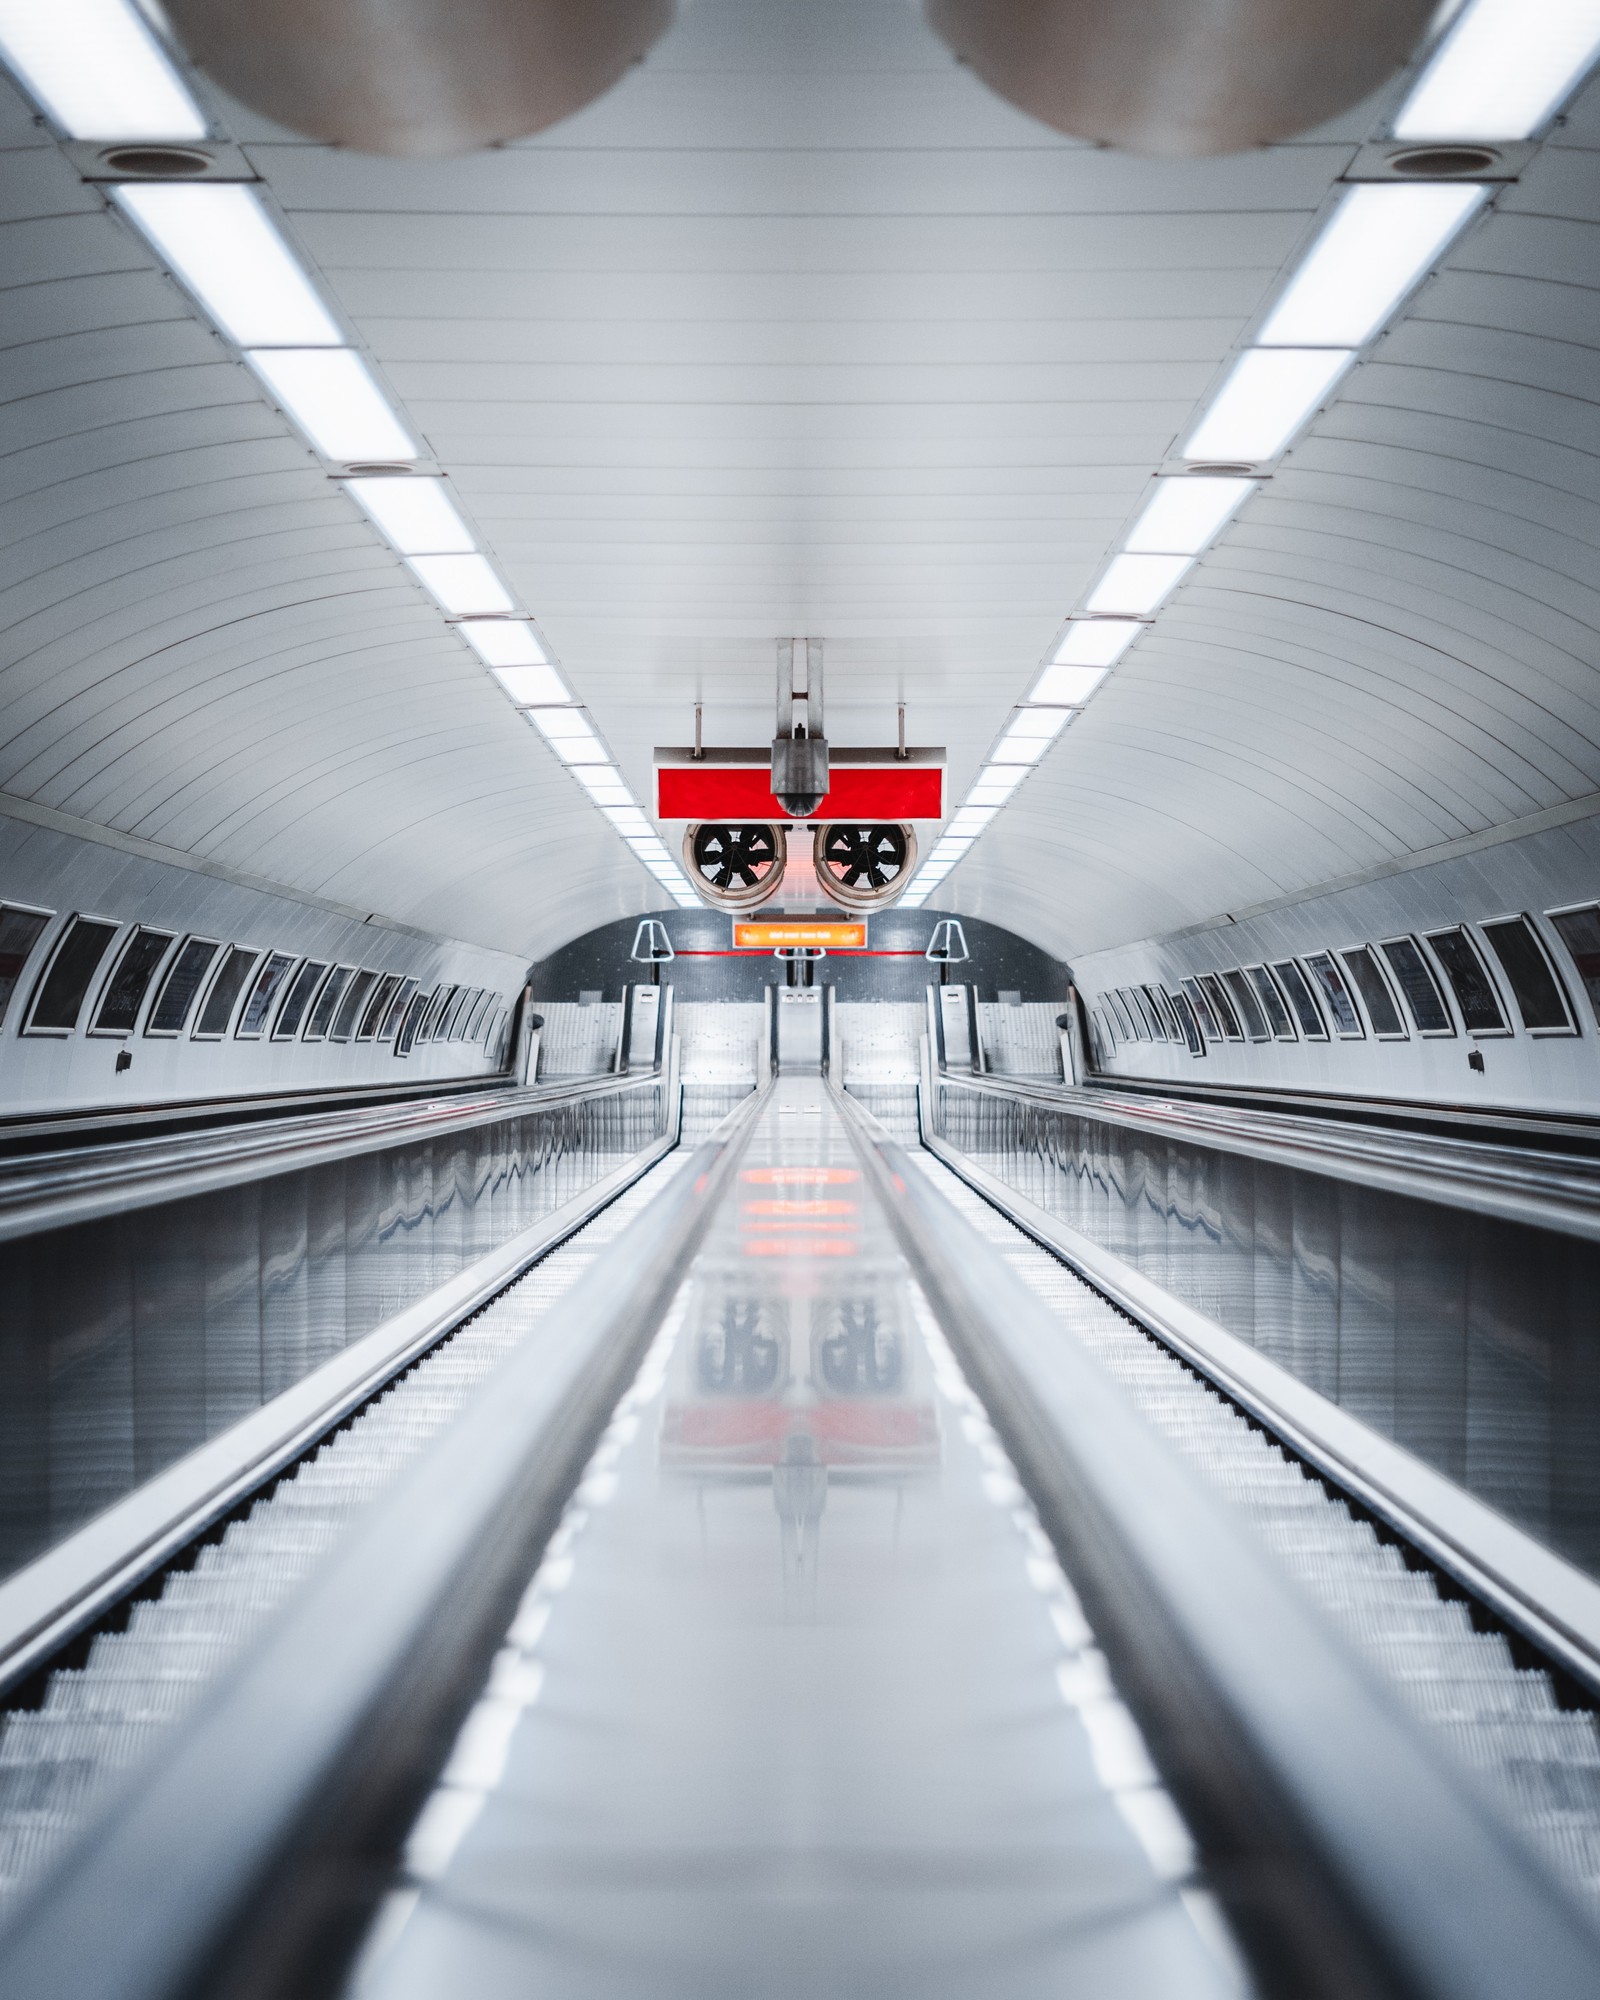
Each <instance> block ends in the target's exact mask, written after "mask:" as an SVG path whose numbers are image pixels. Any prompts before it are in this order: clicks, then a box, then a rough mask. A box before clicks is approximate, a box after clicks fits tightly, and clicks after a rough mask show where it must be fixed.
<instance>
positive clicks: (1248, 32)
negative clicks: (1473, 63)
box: [928, 0, 1433, 154]
mask: <svg viewBox="0 0 1600 2000" xmlns="http://www.w3.org/2000/svg"><path fill="white" fill-rule="evenodd" d="M1432 12H1433V8H1432V6H1431V4H1430V0H1405V4H1404V5H1401V6H1391V5H1385V4H1383V0H1349V4H1346V5H1343V6H1340V7H1338V8H1330V7H1329V6H1327V5H1326V4H1325V0H1225V4H1222V5H1212V6H1208V7H1205V8H1193V7H1189V6H1186V5H1185V4H1184V0H930V4H929V7H928V18H929V20H930V21H932V23H933V25H934V27H935V28H937V29H938V31H939V33H940V34H941V35H942V36H943V37H944V39H945V40H946V41H947V42H948V43H949V44H950V47H951V48H952V49H953V50H954V51H955V53H956V54H957V55H958V56H960V58H961V59H962V61H963V62H969V63H971V64H972V66H973V68H974V69H975V70H976V71H977V73H978V75H979V76H981V77H982V78H983V80H984V81H985V83H987V84H989V85H990V86H991V87H992V88H993V89H995V90H997V91H999V93H1000V95H1001V96H1002V97H1005V98H1008V99H1009V100H1010V101H1011V102H1012V103H1013V104H1017V105H1020V106H1021V107H1022V109H1023V110H1024V111H1030V112H1032V114H1033V115H1034V117H1035V118H1040V119H1043V121H1044V122H1045V124H1047V125H1053V126H1054V127H1055V129H1056V130H1057V131H1058V132H1069V133H1071V134H1072V136H1073V137H1074V138H1077V139H1092V140H1095V141H1096V142H1097V143H1099V144H1100V145H1103V146H1117V147H1123V148H1126V149H1127V150H1129V151H1132V152H1135V153H1161V154H1197V153H1198V154H1205V153H1237V152H1244V151H1245V150H1246V149H1247V148H1249V147H1253V146H1264V145H1267V144H1268V143H1270V142H1271V141H1272V140H1274V139H1283V138H1288V137H1291V136H1292V135H1294V134H1296V133H1301V132H1306V131H1309V130H1310V128H1311V127H1312V126H1314V125H1321V124H1324V123H1325V122H1326V121H1328V120H1329V119H1331V118H1333V117H1335V116H1336V115H1337V114H1338V113H1339V112H1341V111H1348V110H1350V109H1351V107H1352V106H1354V105H1356V104H1358V103H1359V102H1360V101H1361V99H1362V98H1364V97H1366V96H1367V95H1368V94H1369V93H1371V92H1372V91H1375V90H1377V89H1378V88H1379V86H1380V85H1381V84H1383V83H1385V82H1387V80H1388V79H1389V78H1390V77H1391V76H1393V74H1394V72H1395V71H1396V70H1397V69H1399V67H1400V66H1401V64H1402V63H1404V62H1405V60H1406V58H1407V57H1408V56H1409V55H1410V54H1411V52H1412V50H1413V49H1414V48H1415V47H1416V45H1417V43H1418V42H1419V41H1420V40H1421V39H1422V36H1423V32H1424V30H1425V29H1426V28H1427V26H1428V22H1429V19H1430V17H1431V15H1432Z"/></svg>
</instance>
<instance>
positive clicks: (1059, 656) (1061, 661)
mask: <svg viewBox="0 0 1600 2000" xmlns="http://www.w3.org/2000/svg"><path fill="white" fill-rule="evenodd" d="M1143 630H1144V626H1143V625H1142V624H1141V623H1140V622H1139V620H1138V619H1136V618H1075V619H1074V620H1073V621H1072V623H1071V624H1070V625H1069V626H1068V627H1067V635H1066V637H1065V638H1064V639H1063V640H1062V641H1061V644H1060V645H1059V646H1057V648H1056V650H1055V653H1054V655H1053V659H1054V663H1055V664H1056V665H1058V666H1063V667H1113V666H1115V665H1116V663H1117V661H1118V660H1120V659H1121V658H1122V656H1123V654H1124V653H1125V652H1126V651H1127V650H1128V648H1129V647H1130V646H1131V645H1132V644H1133V642H1134V640H1135V639H1137V638H1138V636H1139V634H1140V633H1141V632H1142V631H1143Z"/></svg>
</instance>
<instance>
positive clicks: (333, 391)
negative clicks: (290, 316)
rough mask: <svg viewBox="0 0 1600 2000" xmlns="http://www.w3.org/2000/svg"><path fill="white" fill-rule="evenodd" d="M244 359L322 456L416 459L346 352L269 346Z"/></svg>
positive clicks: (359, 364) (360, 366)
mask: <svg viewBox="0 0 1600 2000" xmlns="http://www.w3.org/2000/svg"><path fill="white" fill-rule="evenodd" d="M245 359H246V360H247V361H248V362H249V363H250V365H251V367H252V368H254V370H255V371H256V373H257V374H258V375H259V376H260V377H261V379H262V381H263V382H265V383H266V385H267V387H268V388H269V389H270V390H271V391H272V393H273V395H274V396H275V397H276V398H277V400H278V401H279V402H280V403H281V404H282V405H283V407H284V408H285V409H286V410H287V411H288V412H289V415H290V416H291V417H293V419H294V420H295V422H296V423H297V424H298V425H299V426H300V428H301V430H303V431H304V432H305V434H306V436H307V437H308V438H310V440H311V442H312V443H313V444H314V445H315V446H316V448H317V450H318V451H320V452H321V453H322V455H323V457H324V458H331V459H338V460H344V461H347V462H348V461H351V460H356V459H390V460H400V459H413V458H415V457H416V455H417V447H416V445H415V444H414V443H413V442H412V440H411V438H410V437H409V436H408V435H407V432H406V430H405V427H404V426H403V425H402V424H401V422H400V420H399V418H398V417H397V416H396V415H395V413H394V411H393V410H391V409H390V407H389V404H388V402H387V400H386V399H385V397H384V396H383V394H382V392H381V391H380V390H379V388H378V385H377V383H376V382H374V381H373V379H372V377H371V375H370V374H369V373H368V372H367V366H366V363H365V362H364V361H363V360H362V359H361V356H360V355H359V354H352V353H351V352H350V350H349V348H347V347H301V348H294V347H269V348H264V349H261V350H258V351H256V352H254V353H247V354H246V355H245Z"/></svg>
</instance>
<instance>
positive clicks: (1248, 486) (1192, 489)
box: [1123, 188, 1417, 556]
mask: <svg viewBox="0 0 1600 2000" xmlns="http://www.w3.org/2000/svg"><path fill="white" fill-rule="evenodd" d="M1406 192H1407V193H1415V192H1417V190H1416V189H1409V188H1408V189H1407V190H1406ZM1255 483H1256V482H1255V481H1254V480H1253V479H1218V478H1215V477H1212V476H1204V475H1196V476H1194V477H1187V476H1184V477H1178V478H1168V479H1159V480H1157V482H1156V490H1155V492H1154V493H1153V494H1152V495H1151V498H1150V504H1149V506H1147V507H1146V508H1145V510H1144V512H1143V513H1142V514H1141V515H1140V516H1139V518H1138V520H1137V521H1135V522H1134V524H1133V528H1132V530H1131V531H1130V533H1129V535H1128V539H1127V541H1126V542H1125V543H1124V544H1123V547H1124V548H1125V549H1127V550H1128V552H1129V553H1130V554H1133V555H1148V554H1151V553H1157V554H1162V555H1182V556H1197V555H1199V553H1200V551H1201V550H1202V549H1203V548H1204V547H1205V546H1206V544H1207V543H1208V542H1209V541H1210V540H1211V538H1212V536H1213V535H1214V534H1216V532H1217V530H1218V529H1219V528H1220V527H1221V526H1222V525H1223V523H1224V522H1225V521H1226V520H1227V519H1228V518H1229V516H1230V515H1231V514H1233V512H1234V511H1235V509H1236V508H1237V507H1238V506H1239V504H1240V502H1241V501H1243V500H1244V498H1245V497H1246V495H1247V494H1249V493H1250V492H1251V491H1252V490H1253V489H1254V487H1255Z"/></svg>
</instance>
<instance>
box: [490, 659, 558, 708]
mask: <svg viewBox="0 0 1600 2000" xmlns="http://www.w3.org/2000/svg"><path fill="white" fill-rule="evenodd" d="M492 671H493V674H494V677H495V679H496V680H497V681H498V682H499V683H500V685H501V686H502V687H503V688H504V689H505V691H506V693H507V694H508V695H510V697H511V699H512V700H513V701H514V702H515V703H516V704H517V706H518V708H539V707H545V706H554V707H559V706H560V705H561V703H562V702H569V701H571V699H572V696H571V694H570V693H569V692H568V690H567V685H566V683H565V682H564V681H563V680H562V678H561V676H560V674H558V673H557V672H556V670H555V668H554V667H552V666H551V665H550V664H549V662H548V661H541V662H540V663H539V665H538V666H536V667H495V668H493V669H492Z"/></svg>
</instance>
